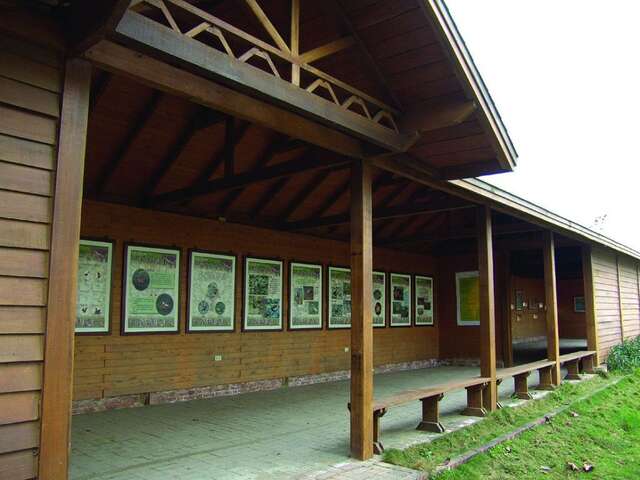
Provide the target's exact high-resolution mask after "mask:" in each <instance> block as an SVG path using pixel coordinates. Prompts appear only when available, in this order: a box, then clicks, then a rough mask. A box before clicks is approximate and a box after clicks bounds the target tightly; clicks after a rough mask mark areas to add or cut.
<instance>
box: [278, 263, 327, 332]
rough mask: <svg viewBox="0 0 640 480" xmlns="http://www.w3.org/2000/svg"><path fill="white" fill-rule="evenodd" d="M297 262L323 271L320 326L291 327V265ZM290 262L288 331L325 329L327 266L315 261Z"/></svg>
mask: <svg viewBox="0 0 640 480" xmlns="http://www.w3.org/2000/svg"><path fill="white" fill-rule="evenodd" d="M294 263H295V264H297V265H305V266H309V267H320V271H321V275H322V278H321V282H320V283H321V285H322V287H321V288H322V291H321V292H320V302H321V303H322V315H320V326H319V327H304V328H292V327H291V299H292V298H293V295H292V289H291V287H292V285H291V267H292V265H293V264H294ZM287 264H288V278H287V292H288V297H287V331H288V332H304V331H309V330H316V331H317V330H324V315H325V305H324V298H325V293H324V283H325V279H324V276H325V272H324V270H325V268H324V264H323V263H313V262H302V261H298V260H292V259H289V260H288V261H287Z"/></svg>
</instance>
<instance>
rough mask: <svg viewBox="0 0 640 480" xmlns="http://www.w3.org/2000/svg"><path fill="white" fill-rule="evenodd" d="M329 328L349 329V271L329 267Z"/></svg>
mask: <svg viewBox="0 0 640 480" xmlns="http://www.w3.org/2000/svg"><path fill="white" fill-rule="evenodd" d="M329 328H351V270H350V269H348V268H338V267H329Z"/></svg>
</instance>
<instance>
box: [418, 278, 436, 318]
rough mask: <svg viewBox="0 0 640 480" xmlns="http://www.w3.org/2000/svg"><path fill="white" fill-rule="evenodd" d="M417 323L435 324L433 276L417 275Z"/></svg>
mask: <svg viewBox="0 0 640 480" xmlns="http://www.w3.org/2000/svg"><path fill="white" fill-rule="evenodd" d="M415 284H416V285H415V289H416V294H415V312H416V320H415V324H416V325H433V278H432V277H425V276H422V275H416V276H415Z"/></svg>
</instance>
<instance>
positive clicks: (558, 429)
mask: <svg viewBox="0 0 640 480" xmlns="http://www.w3.org/2000/svg"><path fill="white" fill-rule="evenodd" d="M610 382H611V380H607V379H605V378H600V377H596V378H594V379H592V380H588V381H584V382H581V383H579V384H567V383H565V384H563V385H562V386H561V387H560V388H559V389H558V390H557V391H555V392H553V393H552V394H550V395H548V396H547V397H545V398H544V399H541V400H536V401H531V402H528V403H527V404H526V405H524V406H522V407H518V408H505V409H502V410H500V411H498V412H496V413H494V414H492V415H490V416H489V417H487V419H485V420H484V421H482V422H479V423H476V424H474V425H472V426H470V427H467V428H463V429H461V430H458V431H455V432H452V433H450V434H447V435H444V436H443V437H441V438H439V439H437V440H435V441H433V442H430V443H426V444H422V445H417V446H414V447H410V448H408V449H406V450H404V451H399V450H389V451H387V452H385V461H388V462H390V463H394V464H397V465H402V466H405V467H409V468H413V469H417V470H424V471H427V472H433V471H434V469H435V468H436V467H437V466H438V465H440V464H442V463H444V462H445V461H446V460H447V459H448V458H451V457H454V456H457V455H460V454H462V453H464V452H466V451H468V450H470V449H472V448H475V447H479V446H481V445H483V444H484V443H487V442H488V441H490V440H492V439H494V438H495V437H497V436H499V435H501V434H504V433H507V432H510V431H512V430H514V429H515V428H517V427H519V426H521V425H524V424H526V423H527V422H529V421H531V420H534V419H536V418H539V417H541V416H542V415H544V414H545V413H548V412H550V411H552V410H554V409H556V408H558V407H560V406H563V405H570V408H569V409H568V410H567V411H565V412H563V413H561V414H560V415H558V416H556V417H554V418H553V419H552V421H551V422H550V423H548V424H545V425H542V426H539V427H536V428H534V429H533V430H530V431H528V432H525V433H524V434H522V435H521V436H519V437H517V438H516V439H514V440H512V441H508V442H505V443H503V444H501V445H499V446H497V447H495V448H494V449H492V450H490V451H489V452H487V453H485V454H481V455H479V456H477V457H475V458H474V459H473V460H471V461H470V462H469V463H467V464H465V465H462V466H461V467H459V468H457V469H455V470H452V471H449V472H445V473H443V474H441V475H440V476H439V477H438V478H439V479H441V480H452V479H456V480H458V479H465V480H468V479H476V478H477V479H480V478H482V479H509V478H514V479H515V478H517V479H519V480H522V479H533V478H550V479H553V478H558V479H559V478H563V479H564V478H594V479H595V478H599V479H605V478H606V479H636V478H640V412H638V408H639V407H640V374H639V373H636V374H633V375H630V376H628V377H625V378H624V379H622V380H621V381H620V382H618V383H617V384H615V385H612V386H610V387H609V388H607V389H606V390H604V391H602V392H599V393H597V394H596V395H594V396H592V397H590V398H589V399H587V400H584V401H576V400H577V399H579V398H580V397H583V396H585V395H587V394H589V393H590V392H593V391H595V390H598V389H600V388H602V387H603V386H606V385H607V384H608V383H610ZM569 463H573V464H574V465H576V466H577V467H579V468H580V469H582V468H583V465H584V464H585V463H587V464H591V465H593V466H594V468H593V471H591V472H590V473H584V472H575V471H572V470H571V469H570V467H569Z"/></svg>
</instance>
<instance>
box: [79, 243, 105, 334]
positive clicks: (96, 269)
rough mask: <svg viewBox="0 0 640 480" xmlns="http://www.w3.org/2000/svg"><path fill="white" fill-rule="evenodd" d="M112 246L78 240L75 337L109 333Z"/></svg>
mask: <svg viewBox="0 0 640 480" xmlns="http://www.w3.org/2000/svg"><path fill="white" fill-rule="evenodd" d="M112 271H113V242H110V241H98V240H85V239H81V240H80V249H79V252H78V300H77V304H76V325H75V331H76V333H94V334H95V333H108V332H109V331H110V321H109V320H110V318H111V278H112Z"/></svg>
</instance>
